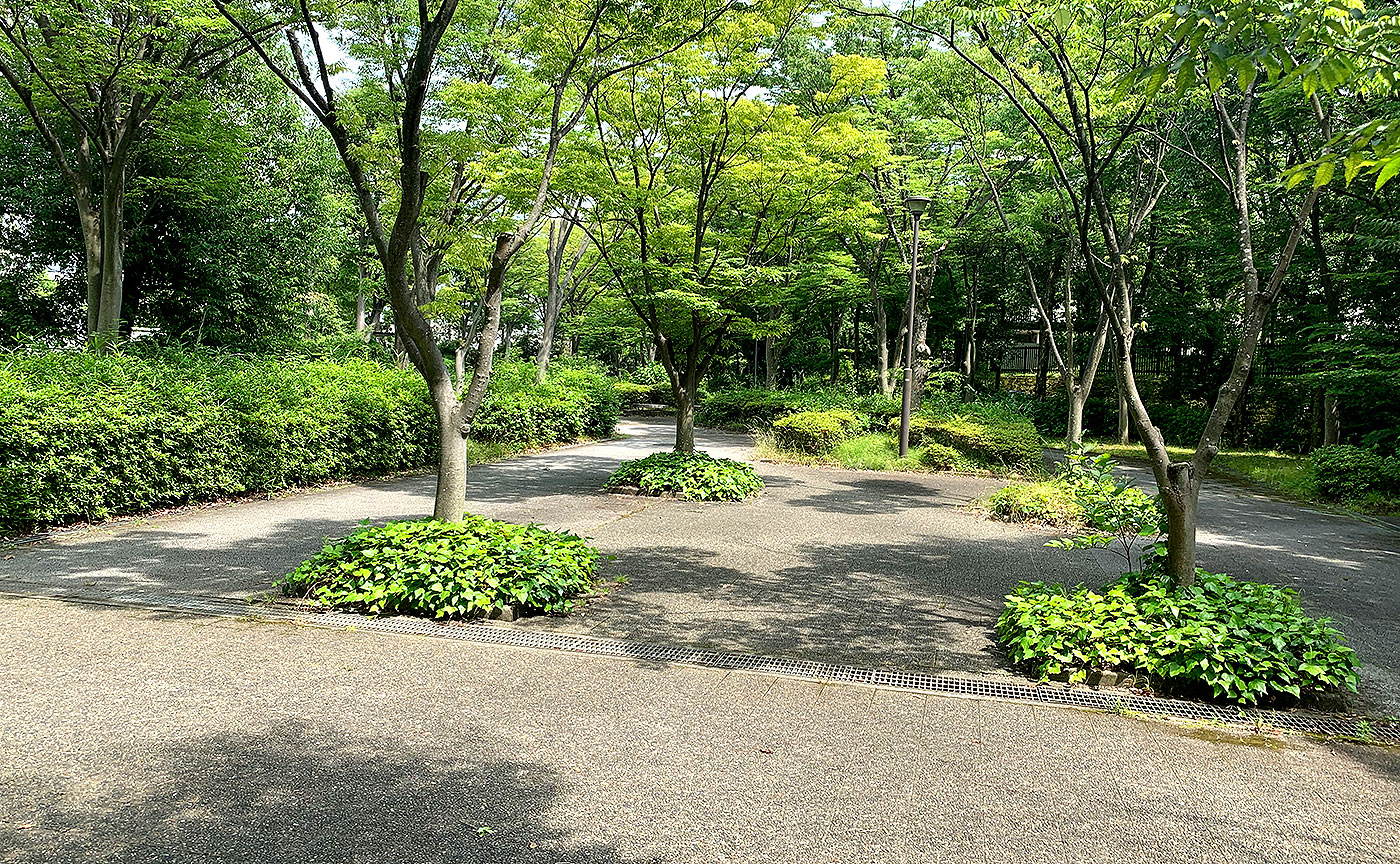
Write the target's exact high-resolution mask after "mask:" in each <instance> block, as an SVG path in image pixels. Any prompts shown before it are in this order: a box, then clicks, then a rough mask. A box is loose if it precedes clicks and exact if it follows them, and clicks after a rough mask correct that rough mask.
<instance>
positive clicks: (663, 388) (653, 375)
mask: <svg viewBox="0 0 1400 864" xmlns="http://www.w3.org/2000/svg"><path fill="white" fill-rule="evenodd" d="M626 380H627V382H628V383H631V384H639V385H641V386H643V387H645V388H647V397H646V398H645V399H643V400H642V401H644V402H653V403H656V404H659V405H670V404H672V403H673V402H674V401H675V398H674V394H672V393H671V379H670V377H669V376H667V375H666V367H664V366H662V365H661V364H660V363H649V364H647V365H646V366H643V367H641V368H640V369H637V370H636V371H635V372H632V373H631V374H629V375H627V376H626Z"/></svg>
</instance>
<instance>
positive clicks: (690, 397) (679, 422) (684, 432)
mask: <svg viewBox="0 0 1400 864" xmlns="http://www.w3.org/2000/svg"><path fill="white" fill-rule="evenodd" d="M676 452H677V453H694V452H695V391H694V390H693V389H692V388H690V387H678V388H676Z"/></svg>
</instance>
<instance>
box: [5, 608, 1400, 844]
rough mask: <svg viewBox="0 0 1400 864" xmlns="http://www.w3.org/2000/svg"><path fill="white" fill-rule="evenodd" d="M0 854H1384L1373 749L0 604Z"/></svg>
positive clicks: (1393, 762)
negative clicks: (1239, 737) (1, 685)
mask: <svg viewBox="0 0 1400 864" xmlns="http://www.w3.org/2000/svg"><path fill="white" fill-rule="evenodd" d="M0 625H2V626H0V680H3V681H4V682H5V685H4V687H3V689H0V861H4V862H7V864H38V862H46V864H47V862H133V864H144V862H169V864H182V862H200V864H209V862H220V864H221V862H230V864H232V862H240V864H241V862H263V861H267V862H273V861H276V862H282V861H296V862H310V864H319V862H357V864H377V862H385V864H390V862H392V864H401V862H422V864H427V862H434V864H436V862H449V861H450V862H531V864H534V862H540V864H548V862H599V864H604V862H606V864H624V862H625V864H642V862H647V864H651V862H722V861H734V862H740V861H742V862H759V861H762V862H794V864H796V862H803V864H806V862H872V864H874V862H880V864H886V862H921V864H923V862H1008V864H1011V862H1014V864H1032V862H1070V861H1072V862H1121V861H1125V860H1146V861H1161V862H1188V861H1189V862H1222V864H1224V862H1231V864H1234V862H1305V861H1327V862H1339V864H1342V862H1393V861H1400V851H1397V845H1396V843H1395V841H1396V839H1397V837H1400V817H1398V816H1397V811H1396V806H1395V804H1396V801H1397V800H1400V753H1398V752H1396V751H1394V750H1387V749H1383V748H1376V747H1363V746H1351V745H1345V744H1322V743H1317V742H1313V741H1309V740H1306V739H1288V740H1285V741H1276V740H1272V739H1265V740H1250V739H1237V738H1235V737H1233V736H1230V735H1227V734H1225V733H1221V732H1218V731H1214V730H1209V729H1201V730H1191V729H1184V728H1181V727H1176V726H1163V725H1158V724H1149V723H1144V722H1141V721H1138V720H1133V719H1130V718H1124V717H1117V716H1112V715H1098V714H1090V713H1085V712H1080V711H1063V710H1054V709H1045V708H1038V707H1035V706H1029V705H1015V704H1006V703H999V702H990V701H971V700H959V699H951V698H940V697H925V696H917V695H912V694H907V693H894V692H889V691H881V690H873V689H868V688H859V687H850V686H844V687H843V686H822V685H818V684H810V683H802V682H794V681H788V680H783V679H775V678H765V677H758V676H750V675H744V674H740V673H724V672H720V671H714V670H703V669H692V668H684V667H673V666H656V665H647V664H634V663H628V662H621V661H616V660H605V659H599V658H589V657H579V656H571V655H562V654H557V653H548V652H539V651H528V650H518V649H510V648H502V647H478V646H472V645H463V644H460V643H450V642H444V641H442V640H434V639H425V638H416V637H402V636H383V635H375V634H367V633H354V632H327V631H319V630H318V631H312V630H306V629H298V628H293V627H289V626H284V625H271V624H256V623H249V622H239V621H232V620H228V619H196V618H188V617H183V616H171V615H159V614H153V613H148V612H138V611H136V610H130V609H111V608H101V607H90V606H80V605H74V604H65V603H57V602H52V601H43V600H10V601H6V602H4V603H3V604H0Z"/></svg>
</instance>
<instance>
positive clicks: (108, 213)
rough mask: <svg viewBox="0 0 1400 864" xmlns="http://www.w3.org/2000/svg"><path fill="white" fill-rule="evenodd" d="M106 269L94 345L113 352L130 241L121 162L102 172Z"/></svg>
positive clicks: (102, 271) (103, 241)
mask: <svg viewBox="0 0 1400 864" xmlns="http://www.w3.org/2000/svg"><path fill="white" fill-rule="evenodd" d="M101 200H102V205H101V206H102V217H101V225H100V231H101V238H102V269H101V280H100V289H99V291H98V300H97V322H96V329H95V331H94V333H93V341H94V344H95V345H96V346H97V348H98V349H99V350H110V349H111V348H112V347H113V346H114V345H115V344H116V342H117V339H118V337H119V334H118V328H119V327H120V326H121V314H122V256H123V253H124V251H125V249H124V247H125V245H126V238H125V237H124V236H123V234H122V214H123V210H124V205H125V202H126V167H125V165H124V164H122V163H121V162H114V163H112V164H108V165H104V166H103V170H102V199H101Z"/></svg>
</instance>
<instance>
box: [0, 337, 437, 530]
mask: <svg viewBox="0 0 1400 864" xmlns="http://www.w3.org/2000/svg"><path fill="white" fill-rule="evenodd" d="M435 428H436V423H435V421H434V419H433V411H432V407H431V405H430V403H429V401H428V396H427V388H426V387H425V386H424V384H423V382H422V380H421V379H420V378H419V377H418V376H417V375H414V374H409V373H403V372H399V371H397V370H394V369H390V368H387V367H385V366H382V365H379V364H377V363H373V362H369V361H366V360H351V359H347V360H339V361H329V360H309V359H298V358H278V359H272V358H267V359H261V358H251V359H250V358H243V357H235V356H230V355H221V354H217V353H212V352H202V351H201V352H181V351H162V352H159V353H155V352H151V353H148V354H144V355H138V354H121V355H112V356H97V355H92V354H73V353H61V352H45V353H36V354H11V355H8V356H5V357H4V358H3V359H0V455H3V458H0V529H3V530H5V531H11V532H13V531H24V530H28V529H30V528H32V527H34V526H35V525H40V524H49V523H59V522H65V521H73V520H77V519H85V520H95V519H102V518H106V517H108V516H112V515H116V514H122V513H134V512H139V511H142V510H147V509H150V508H152V507H156V506H160V505H168V504H179V503H183V502H187V501H198V500H207V499H212V498H219V497H226V496H229V495H237V494H242V493H246V492H262V491H268V490H273V489H282V488H286V487H289V486H298V485H307V484H313V483H320V482H324V481H327V480H335V479H343V478H347V477H352V476H356V475H368V474H375V473H383V472H386V471H394V470H399V469H405V468H413V467H417V466H421V465H426V464H429V463H430V462H431V460H432V459H433V458H434V456H435V453H436V445H435V438H436V436H435V434H434V430H435Z"/></svg>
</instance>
